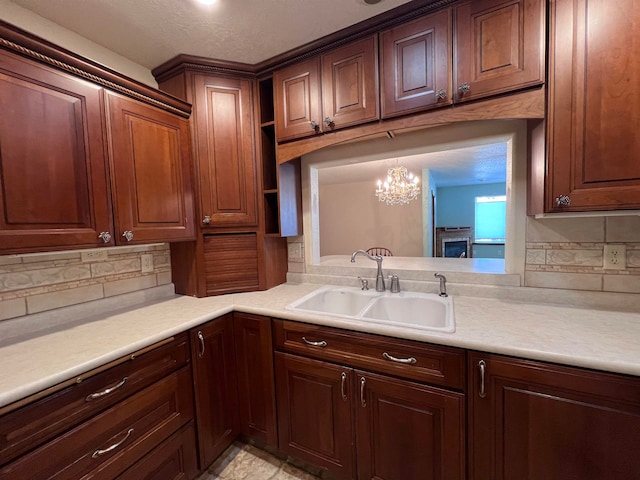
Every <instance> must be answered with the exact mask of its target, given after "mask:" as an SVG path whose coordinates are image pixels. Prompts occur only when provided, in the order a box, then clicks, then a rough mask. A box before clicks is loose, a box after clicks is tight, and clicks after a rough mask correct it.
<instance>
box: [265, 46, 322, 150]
mask: <svg viewBox="0 0 640 480" xmlns="http://www.w3.org/2000/svg"><path fill="white" fill-rule="evenodd" d="M273 87H274V92H275V105H274V109H275V112H274V113H275V123H276V137H277V139H278V141H281V140H291V139H294V138H301V137H308V136H310V135H314V134H316V133H317V132H319V131H320V130H321V128H322V118H321V115H322V106H321V99H320V63H319V59H318V58H312V59H310V60H307V61H304V62H301V63H296V64H295V65H291V66H289V67H286V68H284V69H282V70H278V71H276V72H275V73H274V74H273Z"/></svg>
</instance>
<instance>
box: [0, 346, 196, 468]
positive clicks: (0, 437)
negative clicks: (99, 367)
mask: <svg viewBox="0 0 640 480" xmlns="http://www.w3.org/2000/svg"><path fill="white" fill-rule="evenodd" d="M188 342H189V338H188V336H187V335H186V333H185V334H180V335H177V336H176V337H175V338H174V339H173V340H171V341H169V342H168V343H166V344H165V345H162V346H159V347H157V348H153V349H152V350H150V351H146V350H147V349H145V350H142V351H140V352H139V354H138V353H134V354H132V355H129V356H127V357H126V358H125V359H121V360H120V361H122V362H124V363H120V364H118V365H116V366H114V367H111V368H109V369H108V370H105V371H102V372H101V373H97V374H95V375H93V376H91V372H89V373H88V374H87V375H88V376H86V375H81V376H79V377H78V378H77V379H75V382H74V383H72V384H71V386H68V387H66V388H63V389H61V390H59V391H56V392H55V393H52V394H50V395H47V396H46V397H43V398H41V399H39V400H36V401H34V402H32V403H28V404H27V405H26V406H23V407H21V408H18V409H16V410H13V411H11V412H10V413H7V414H5V415H3V416H2V417H0V465H3V464H5V463H7V462H9V461H10V460H12V459H14V458H16V457H17V456H19V455H20V454H22V453H24V452H26V451H28V450H30V449H33V448H34V447H36V446H38V445H39V444H41V443H43V442H45V441H47V440H50V439H51V438H53V437H54V436H56V435H58V434H60V433H62V432H64V431H65V430H68V429H70V428H71V427H73V426H74V425H77V424H78V423H80V422H82V421H83V420H85V419H87V418H89V417H90V416H92V415H95V414H96V413H98V412H100V411H102V410H104V409H106V408H108V407H110V406H111V405H113V404H114V403H116V402H118V401H120V400H122V399H123V398H126V397H128V396H129V395H131V394H133V393H135V392H137V391H139V390H141V389H142V388H144V387H146V386H148V385H150V384H152V383H153V382H155V381H157V380H159V379H160V378H162V377H164V376H166V375H167V374H169V373H171V372H173V371H175V370H177V369H178V368H180V367H181V366H183V365H186V364H187V363H188V362H189V343H188ZM145 351H146V353H145ZM114 363H118V361H116V362H114Z"/></svg>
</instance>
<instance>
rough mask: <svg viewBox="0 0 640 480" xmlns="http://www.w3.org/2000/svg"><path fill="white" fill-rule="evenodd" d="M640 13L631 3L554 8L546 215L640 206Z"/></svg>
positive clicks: (586, 0)
mask: <svg viewBox="0 0 640 480" xmlns="http://www.w3.org/2000/svg"><path fill="white" fill-rule="evenodd" d="M639 16H640V5H639V4H638V2H634V1H631V0H624V1H618V2H613V3H611V2H606V1H602V0H579V1H575V2H574V1H566V0H559V1H556V2H553V3H552V4H551V51H550V69H551V72H552V74H551V77H550V85H549V116H548V119H549V139H548V152H549V168H548V171H549V176H550V182H549V185H548V189H547V199H546V200H547V210H548V211H557V212H560V211H571V210H574V211H583V210H611V209H616V208H635V209H637V208H640V188H639V186H640V162H638V156H639V155H640V136H638V135H637V127H638V125H640V108H638V106H639V105H640V92H639V91H638V88H637V85H638V84H640V63H639V62H638V61H637V58H636V57H637V52H638V51H640V32H639V30H638V28H636V26H635V25H634V21H635V19H637V18H638V17H639ZM634 52H636V53H634ZM563 195H568V196H569V198H570V205H562V204H560V205H558V204H557V203H556V201H555V199H556V198H558V197H560V196H563Z"/></svg>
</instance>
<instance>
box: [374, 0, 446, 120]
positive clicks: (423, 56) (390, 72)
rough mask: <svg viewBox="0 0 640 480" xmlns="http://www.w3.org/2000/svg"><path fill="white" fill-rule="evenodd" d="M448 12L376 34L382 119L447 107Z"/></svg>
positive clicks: (444, 11) (443, 11)
mask: <svg viewBox="0 0 640 480" xmlns="http://www.w3.org/2000/svg"><path fill="white" fill-rule="evenodd" d="M451 43H452V39H451V10H450V9H448V8H447V9H445V10H442V11H441V12H438V13H435V14H433V15H428V16H426V17H423V18H420V19H418V20H414V21H412V22H409V23H404V24H402V25H399V26H397V27H394V28H392V29H390V30H386V31H384V32H382V33H380V64H381V69H382V73H381V75H380V79H381V89H380V90H381V94H380V97H381V99H382V118H388V117H392V116H394V115H400V114H405V113H411V112H416V111H420V110H424V109H427V108H429V107H434V106H441V105H450V104H451V103H452V101H453V96H452V92H451Z"/></svg>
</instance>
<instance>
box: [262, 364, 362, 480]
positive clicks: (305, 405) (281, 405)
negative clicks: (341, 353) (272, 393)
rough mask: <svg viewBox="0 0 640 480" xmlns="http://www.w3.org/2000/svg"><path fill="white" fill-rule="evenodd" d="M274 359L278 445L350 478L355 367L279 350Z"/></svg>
mask: <svg viewBox="0 0 640 480" xmlns="http://www.w3.org/2000/svg"><path fill="white" fill-rule="evenodd" d="M275 362H276V392H277V398H278V435H279V446H280V449H281V450H282V451H284V452H287V453H289V454H291V455H292V456H294V457H296V458H300V459H302V460H305V461H308V462H310V463H312V464H314V465H318V466H320V467H323V468H326V469H327V470H328V471H329V472H331V474H332V475H334V476H337V477H338V478H341V479H342V478H344V479H352V478H354V476H355V460H354V455H355V450H354V445H353V438H354V427H353V412H352V397H353V395H354V391H353V388H352V376H353V373H352V372H353V371H352V370H351V369H349V368H346V367H341V366H339V365H333V364H330V363H326V362H321V361H317V360H311V359H308V358H303V357H297V356H294V355H288V354H286V353H280V352H276V354H275Z"/></svg>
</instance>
